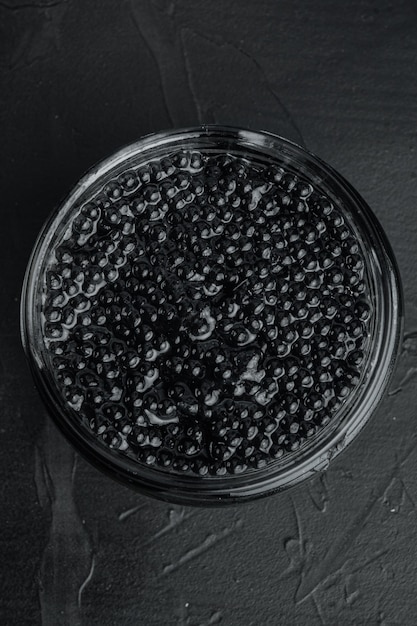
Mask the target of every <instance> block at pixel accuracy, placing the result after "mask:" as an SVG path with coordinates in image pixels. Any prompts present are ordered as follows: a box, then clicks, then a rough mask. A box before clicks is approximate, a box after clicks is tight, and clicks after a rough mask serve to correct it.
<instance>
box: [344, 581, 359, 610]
mask: <svg viewBox="0 0 417 626" xmlns="http://www.w3.org/2000/svg"><path fill="white" fill-rule="evenodd" d="M352 578H353V577H352V575H348V576H347V577H346V580H345V585H344V598H345V603H346V604H347V605H348V606H350V605H352V604H353V603H354V602H355V600H356V599H357V598H358V597H359V596H360V592H359V589H357V587H356V586H355V588H354V589H353V591H350V590H349V588H348V587H350V583H351V581H352Z"/></svg>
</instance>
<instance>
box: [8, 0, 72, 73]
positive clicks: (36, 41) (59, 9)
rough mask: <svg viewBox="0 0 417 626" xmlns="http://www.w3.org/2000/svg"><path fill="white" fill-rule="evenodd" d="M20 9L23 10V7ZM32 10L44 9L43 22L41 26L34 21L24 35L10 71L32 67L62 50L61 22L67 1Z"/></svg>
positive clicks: (11, 63) (33, 6) (35, 6)
mask: <svg viewBox="0 0 417 626" xmlns="http://www.w3.org/2000/svg"><path fill="white" fill-rule="evenodd" d="M3 6H4V5H3ZM27 6H28V8H29V5H27ZM20 7H21V8H23V5H20ZM31 8H37V9H38V10H41V9H42V11H43V14H42V18H41V19H42V21H41V23H40V24H39V23H36V22H35V21H33V22H32V23H31V24H30V27H29V29H28V30H26V32H25V33H24V35H23V36H22V38H21V40H20V43H19V44H18V46H17V48H16V50H15V52H14V53H13V56H12V59H11V61H10V66H9V67H10V69H19V68H21V67H30V66H32V65H33V64H34V63H35V62H36V61H41V60H43V59H45V58H48V57H49V56H50V55H51V54H52V52H59V50H60V48H61V22H62V20H63V18H64V16H65V13H66V11H67V4H66V0H61V1H60V2H54V3H51V4H50V5H46V4H45V5H42V6H41V5H39V6H37V5H31ZM51 9H53V10H51Z"/></svg>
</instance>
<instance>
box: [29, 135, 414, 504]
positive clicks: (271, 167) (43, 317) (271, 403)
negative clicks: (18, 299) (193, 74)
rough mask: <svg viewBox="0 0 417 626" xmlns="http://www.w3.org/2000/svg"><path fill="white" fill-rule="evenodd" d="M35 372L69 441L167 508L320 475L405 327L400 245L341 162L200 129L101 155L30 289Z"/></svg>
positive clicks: (372, 393) (368, 406)
mask: <svg viewBox="0 0 417 626" xmlns="http://www.w3.org/2000/svg"><path fill="white" fill-rule="evenodd" d="M21 326H22V338H23V344H24V347H25V350H26V353H27V356H28V358H29V362H30V365H31V369H32V372H33V375H34V378H35V381H36V384H37V386H38V388H39V391H40V392H41V394H42V396H43V399H44V401H45V403H46V405H47V407H48V409H49V411H50V413H51V415H52V417H53V419H54V420H55V422H56V423H57V425H58V426H59V427H60V428H61V430H62V431H63V432H64V434H65V435H66V436H67V437H68V439H69V440H70V441H71V442H72V444H74V446H75V447H76V449H77V450H78V451H79V452H80V453H82V454H83V455H84V456H85V457H86V458H87V459H88V460H89V461H91V462H92V463H93V464H95V465H96V466H97V467H98V468H100V469H101V470H104V471H105V472H107V473H108V474H109V475H110V476H112V477H113V478H115V479H118V480H121V481H123V482H124V483H125V484H129V485H131V486H132V487H135V488H137V489H139V490H140V491H142V492H144V493H146V494H148V495H152V496H156V497H158V498H162V499H165V500H170V501H174V502H180V503H186V504H210V503H223V502H236V501H244V500H249V499H253V498H256V497H259V496H263V495H266V494H270V493H274V492H277V491H280V490H283V489H285V488H288V487H290V486H292V485H294V484H296V483H298V482H299V481H301V480H304V479H306V478H308V477H310V476H312V475H313V474H314V473H315V472H317V471H320V470H322V469H325V468H326V467H327V465H328V463H329V461H330V460H331V459H332V458H333V457H334V456H335V455H336V454H338V453H339V452H340V451H341V450H342V449H343V448H344V447H345V446H346V445H347V444H348V443H349V442H350V441H351V440H352V439H353V438H354V437H355V435H356V434H357V433H358V432H359V430H360V429H361V428H362V426H363V425H364V424H365V423H366V422H367V420H368V418H369V417H370V415H371V413H372V412H373V411H374V409H375V407H376V405H377V403H378V402H379V400H380V399H381V397H382V395H383V393H384V390H385V389H386V386H387V383H388V380H389V377H390V375H391V373H392V369H393V366H394V361H395V357H396V355H397V352H398V346H399V341H400V336H401V327H402V296H401V288H400V280H399V276H398V271H397V269H396V264H395V260H394V258H393V254H392V251H391V249H390V246H389V244H388V242H387V240H386V238H385V236H384V234H383V232H382V229H381V227H380V225H379V224H378V222H377V220H376V218H375V216H374V215H373V214H372V212H371V211H370V209H369V208H368V206H367V205H366V203H365V202H364V201H363V199H362V198H361V197H360V196H359V195H358V194H357V192H355V191H354V189H353V188H352V187H351V186H350V185H349V184H348V183H347V182H346V181H345V180H344V179H343V178H342V177H341V176H340V175H339V174H338V173H336V172H335V171H334V170H333V169H331V168H330V167H329V166H328V165H326V164H325V163H323V162H322V161H321V160H320V159H318V158H317V157H315V156H314V155H312V154H310V153H308V152H306V151H305V150H304V149H302V148H300V147H299V146H297V145H295V144H293V143H290V142H288V141H286V140H284V139H282V138H281V137H277V136H274V135H271V134H268V133H263V132H262V133H261V132H252V131H247V130H239V129H234V128H226V127H218V126H208V127H206V126H204V127H201V128H192V129H186V130H176V131H172V132H166V133H161V134H154V135H150V136H147V137H145V138H143V139H141V140H140V141H138V142H137V143H135V144H133V145H131V146H128V147H126V148H124V149H123V150H121V151H120V152H118V153H116V154H115V155H114V156H112V157H111V158H109V159H108V160H106V161H104V162H103V163H101V164H100V165H98V166H97V167H95V168H94V169H92V170H91V171H90V172H89V173H88V174H87V175H86V176H85V177H84V178H83V179H82V180H81V181H80V183H79V184H78V185H77V186H76V188H75V189H74V190H73V191H72V193H71V194H70V195H69V197H68V198H67V200H66V201H65V202H64V203H63V204H62V206H61V207H60V208H59V209H58V210H57V211H56V212H55V213H54V214H53V215H52V216H51V218H50V219H49V221H48V222H47V224H46V225H45V227H44V228H43V230H42V232H41V234H40V236H39V238H38V241H37V243H36V245H35V248H34V251H33V253H32V257H31V260H30V262H29V265H28V269H27V273H26V278H25V284H24V288H23V295H22V308H21Z"/></svg>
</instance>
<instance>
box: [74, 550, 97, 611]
mask: <svg viewBox="0 0 417 626" xmlns="http://www.w3.org/2000/svg"><path fill="white" fill-rule="evenodd" d="M95 561H96V558H95V555H94V554H93V555H92V557H91V567H90V571H89V572H88V574H87V578H86V579H85V580H84V582H83V583H82V584H81V586H80V588H79V590H78V606H79V608H81V596H82V593H83V591H84V589H85V588H86V587H87V585H88V583H89V582H90V580H91V579H92V578H93V574H94V568H95Z"/></svg>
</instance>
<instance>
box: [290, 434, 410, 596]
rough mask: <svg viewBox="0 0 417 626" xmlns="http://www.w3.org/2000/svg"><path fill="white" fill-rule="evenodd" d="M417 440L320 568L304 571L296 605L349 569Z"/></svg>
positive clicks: (336, 542)
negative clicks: (348, 562)
mask: <svg viewBox="0 0 417 626" xmlns="http://www.w3.org/2000/svg"><path fill="white" fill-rule="evenodd" d="M414 439H415V438H414V437H413V441H412V443H411V444H410V445H409V446H408V447H407V448H406V450H405V452H404V454H403V455H402V458H401V459H400V460H398V458H397V460H396V461H395V464H394V466H393V467H392V468H390V472H389V474H388V476H387V475H385V476H383V477H382V478H381V479H380V481H379V484H377V486H376V489H375V490H374V491H373V492H371V494H370V496H369V499H368V502H367V504H366V505H365V507H364V508H363V510H362V511H361V512H360V513H359V515H357V516H356V518H355V519H354V520H353V521H352V523H351V525H350V526H349V527H348V528H347V530H346V532H345V533H344V534H343V535H342V536H340V537H339V538H338V539H336V540H335V541H334V542H333V544H332V545H331V546H330V548H329V550H328V551H327V553H326V554H325V556H324V558H323V559H321V561H320V563H319V565H314V566H313V567H310V570H309V571H308V572H307V574H305V572H304V570H303V571H302V576H301V582H300V585H299V587H298V589H297V591H296V598H295V601H296V604H300V603H302V602H304V601H305V600H306V599H307V598H308V597H310V596H311V594H312V593H313V592H314V591H315V590H316V589H317V588H318V587H319V586H320V585H322V584H323V583H324V582H325V581H326V580H328V579H329V578H330V576H332V575H334V574H336V573H337V572H339V571H340V570H341V569H343V567H344V566H345V565H346V560H347V554H348V552H349V550H350V548H351V547H352V546H353V544H354V543H355V541H356V539H357V538H358V536H359V535H360V534H361V532H362V531H363V529H364V528H365V526H366V523H367V521H368V519H369V517H370V516H371V514H372V512H373V510H374V508H375V506H376V505H377V503H378V502H379V501H380V500H381V499H383V497H384V494H385V492H386V490H387V489H388V487H389V485H390V484H391V482H392V480H393V478H394V477H395V476H397V475H398V473H399V471H400V469H401V467H403V465H404V464H405V463H406V461H407V460H408V458H409V457H410V455H411V454H412V452H413V451H414V450H415V441H414ZM382 554H383V553H381V554H379V553H378V554H377V555H376V557H375V558H379V557H380V556H381V555H382ZM365 565H366V564H363V565H360V566H359V567H360V569H362V568H363V567H365Z"/></svg>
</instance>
